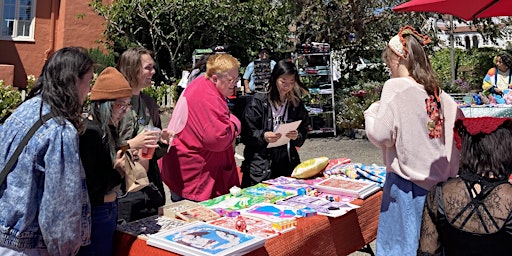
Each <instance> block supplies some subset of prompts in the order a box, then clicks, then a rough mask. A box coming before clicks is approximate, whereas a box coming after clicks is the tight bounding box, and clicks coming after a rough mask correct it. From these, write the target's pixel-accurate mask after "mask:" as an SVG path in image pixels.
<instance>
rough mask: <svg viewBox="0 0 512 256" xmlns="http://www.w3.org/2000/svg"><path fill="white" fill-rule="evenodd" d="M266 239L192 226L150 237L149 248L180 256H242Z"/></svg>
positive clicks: (213, 228)
mask: <svg viewBox="0 0 512 256" xmlns="http://www.w3.org/2000/svg"><path fill="white" fill-rule="evenodd" d="M265 241H266V239H264V238H261V237H256V236H253V235H249V234H245V233H242V232H238V231H236V230H232V229H227V228H224V227H220V226H215V225H212V224H209V223H204V222H193V223H190V224H187V225H184V226H181V227H178V228H175V229H172V230H169V231H165V232H160V233H157V234H155V235H150V236H149V239H148V240H147V241H146V243H147V244H148V245H151V246H155V247H158V248H161V249H164V250H168V251H171V252H174V253H178V254H182V255H195V256H209V255H243V254H246V253H249V252H251V251H253V250H255V249H258V248H260V247H262V246H263V245H264V244H265Z"/></svg>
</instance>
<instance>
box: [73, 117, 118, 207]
mask: <svg viewBox="0 0 512 256" xmlns="http://www.w3.org/2000/svg"><path fill="white" fill-rule="evenodd" d="M84 125H85V127H86V130H85V132H84V134H82V135H81V136H80V157H81V159H82V164H83V166H84V169H85V175H86V180H87V191H88V192H89V200H90V201H91V205H93V206H98V205H102V204H103V203H104V201H103V198H104V196H105V194H107V193H108V192H110V191H111V190H112V189H113V188H114V187H116V186H117V185H119V184H121V180H122V179H121V175H120V174H119V172H118V171H117V170H115V169H114V163H113V160H112V158H111V155H110V151H109V149H108V147H107V146H106V145H104V143H103V141H102V136H103V132H102V131H101V129H100V124H99V123H98V122H96V121H91V120H88V119H86V120H85V123H84ZM111 132H112V133H113V134H116V133H115V128H114V127H111Z"/></svg>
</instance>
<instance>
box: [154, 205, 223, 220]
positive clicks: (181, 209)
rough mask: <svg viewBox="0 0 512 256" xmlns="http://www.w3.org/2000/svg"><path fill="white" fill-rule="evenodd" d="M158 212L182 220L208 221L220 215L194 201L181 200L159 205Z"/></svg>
mask: <svg viewBox="0 0 512 256" xmlns="http://www.w3.org/2000/svg"><path fill="white" fill-rule="evenodd" d="M159 214H161V215H164V216H167V217H170V218H176V219H180V220H184V221H189V222H190V221H210V220H215V219H218V218H220V217H221V216H220V215H219V214H218V213H216V212H215V211H212V210H211V209H208V208H207V207H205V206H204V205H201V204H199V203H196V202H192V201H188V200H182V201H179V202H176V203H171V204H168V205H164V206H162V207H160V209H159Z"/></svg>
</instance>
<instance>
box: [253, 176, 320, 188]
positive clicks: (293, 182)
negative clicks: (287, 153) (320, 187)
mask: <svg viewBox="0 0 512 256" xmlns="http://www.w3.org/2000/svg"><path fill="white" fill-rule="evenodd" d="M323 180H324V179H323V178H312V179H296V178H292V177H284V176H281V177H277V178H275V179H270V180H264V181H263V183H265V184H270V185H273V186H275V187H296V188H304V187H308V186H314V185H315V184H317V183H319V182H321V181H323Z"/></svg>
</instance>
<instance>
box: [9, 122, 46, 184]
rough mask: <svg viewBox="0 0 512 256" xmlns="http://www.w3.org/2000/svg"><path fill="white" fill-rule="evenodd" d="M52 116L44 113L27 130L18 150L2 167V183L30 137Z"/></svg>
mask: <svg viewBox="0 0 512 256" xmlns="http://www.w3.org/2000/svg"><path fill="white" fill-rule="evenodd" d="M52 117H53V114H52V113H48V114H46V115H44V116H43V117H41V118H40V119H39V120H37V121H36V123H35V124H34V125H33V126H32V128H30V130H29V131H28V132H27V134H25V137H23V139H22V140H21V142H20V144H18V147H17V148H16V150H15V151H14V153H13V154H12V156H11V158H10V159H9V161H8V162H7V164H6V165H5V167H4V169H2V172H1V173H0V185H2V184H3V183H4V181H5V178H6V177H7V174H9V173H10V172H11V171H12V167H13V166H14V164H15V163H16V162H17V161H18V156H19V155H20V154H21V151H22V150H23V148H24V147H25V145H27V143H28V141H29V140H30V138H32V135H34V133H35V132H36V131H37V129H39V127H41V125H43V124H44V123H45V122H46V121H48V119H50V118H52Z"/></svg>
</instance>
